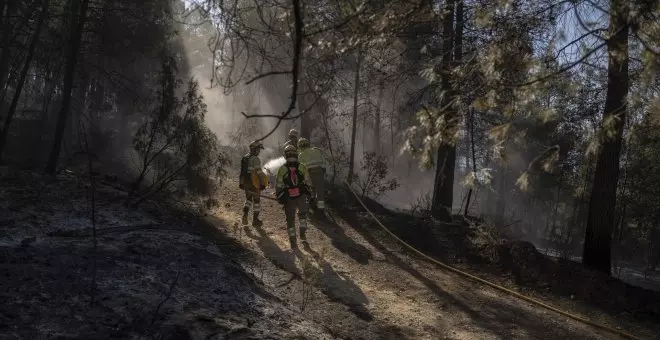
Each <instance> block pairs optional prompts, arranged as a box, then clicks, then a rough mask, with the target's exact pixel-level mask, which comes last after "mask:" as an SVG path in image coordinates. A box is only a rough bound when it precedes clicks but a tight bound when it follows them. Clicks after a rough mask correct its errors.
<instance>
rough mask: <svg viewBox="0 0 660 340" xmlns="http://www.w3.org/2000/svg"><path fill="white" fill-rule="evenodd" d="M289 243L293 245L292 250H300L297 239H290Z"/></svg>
mask: <svg viewBox="0 0 660 340" xmlns="http://www.w3.org/2000/svg"><path fill="white" fill-rule="evenodd" d="M289 243H290V244H291V249H297V248H298V242H296V238H295V237H289Z"/></svg>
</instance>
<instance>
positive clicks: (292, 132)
mask: <svg viewBox="0 0 660 340" xmlns="http://www.w3.org/2000/svg"><path fill="white" fill-rule="evenodd" d="M289 137H295V138H298V130H296V129H291V130H289Z"/></svg>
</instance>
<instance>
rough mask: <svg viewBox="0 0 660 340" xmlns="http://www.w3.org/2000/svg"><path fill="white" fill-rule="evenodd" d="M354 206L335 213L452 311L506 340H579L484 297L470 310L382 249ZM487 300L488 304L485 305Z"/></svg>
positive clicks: (558, 327)
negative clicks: (461, 313) (569, 339)
mask: <svg viewBox="0 0 660 340" xmlns="http://www.w3.org/2000/svg"><path fill="white" fill-rule="evenodd" d="M351 203H353V202H351ZM351 203H349V204H346V202H344V203H342V206H341V207H338V208H337V209H336V210H335V212H336V213H337V215H338V216H339V217H340V218H341V219H343V220H344V221H346V222H347V224H348V225H349V226H351V227H352V228H353V229H354V230H355V231H356V232H357V233H358V234H360V235H361V236H362V237H363V238H364V239H365V240H366V241H367V242H369V244H371V245H372V246H373V247H374V248H375V249H377V250H378V251H380V252H382V253H383V254H384V255H385V256H386V257H387V259H388V261H390V262H391V263H392V264H394V265H396V266H397V267H399V268H401V269H402V270H404V271H406V272H407V273H408V274H410V275H411V276H412V277H414V278H415V279H417V280H419V281H420V282H421V283H422V284H424V286H426V287H427V288H428V289H429V290H430V291H431V292H432V293H433V294H435V295H436V296H437V297H438V298H439V299H441V300H442V301H445V302H447V303H449V304H450V305H452V306H453V307H456V308H458V309H460V310H461V311H463V312H465V313H466V314H467V316H468V317H469V318H470V319H471V320H472V321H473V322H474V323H475V324H477V325H478V326H480V327H483V328H484V329H486V330H488V331H490V332H491V333H492V334H495V335H497V336H499V337H502V338H506V339H516V338H521V333H524V334H525V336H523V337H524V338H529V337H531V338H535V339H566V338H567V336H576V334H575V333H574V332H571V330H569V329H568V328H567V327H566V324H565V322H564V323H562V324H561V325H559V324H556V323H554V324H553V323H551V322H549V321H548V320H543V319H542V318H539V317H538V316H537V315H536V314H529V313H525V310H524V309H523V308H521V307H516V306H512V305H508V304H506V303H504V302H503V301H500V300H496V301H495V300H492V298H490V297H484V298H483V299H480V300H479V301H477V300H476V299H475V300H474V302H475V305H477V304H478V306H479V309H478V310H477V309H474V308H471V307H470V306H469V305H467V303H466V302H468V301H464V299H461V298H458V297H456V296H453V295H451V294H449V293H447V292H445V291H444V290H443V289H442V288H441V287H440V286H439V285H438V283H437V282H435V281H433V280H431V279H429V278H427V277H425V276H424V275H423V274H422V273H420V272H419V271H418V270H416V269H415V268H413V267H411V266H410V264H408V263H406V262H405V261H404V260H402V259H401V258H400V257H398V256H397V255H396V254H394V253H393V252H391V251H390V250H389V249H387V247H385V245H383V243H381V242H380V241H379V240H378V239H377V238H376V237H375V236H374V235H373V234H372V233H371V232H370V231H369V230H366V228H364V227H361V226H362V223H368V224H367V225H371V223H372V222H371V221H367V220H365V218H363V217H361V216H359V214H358V212H357V211H356V210H355V208H354V207H351V205H352V204H351ZM457 280H462V278H457ZM485 299H488V300H487V301H484V300H485ZM484 302H486V303H484ZM521 303H524V302H521ZM521 328H522V329H523V330H522V332H521V331H520V329H521ZM580 337H581V338H584V339H588V338H589V337H587V336H585V335H582V334H580ZM593 339H598V337H595V336H594V337H593Z"/></svg>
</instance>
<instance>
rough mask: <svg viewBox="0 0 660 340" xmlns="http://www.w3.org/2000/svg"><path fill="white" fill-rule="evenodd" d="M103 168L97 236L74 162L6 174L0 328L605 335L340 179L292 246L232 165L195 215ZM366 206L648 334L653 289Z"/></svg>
mask: <svg viewBox="0 0 660 340" xmlns="http://www.w3.org/2000/svg"><path fill="white" fill-rule="evenodd" d="M111 182H112V181H109V182H106V181H104V179H103V178H102V176H101V177H99V178H98V181H97V183H96V191H95V193H96V194H95V207H96V208H95V213H96V228H97V233H96V234H97V235H96V236H97V237H96V239H97V246H96V249H94V244H93V237H92V232H91V226H92V225H91V222H90V212H91V209H90V207H91V197H90V195H89V193H90V192H91V190H90V185H89V181H88V180H87V179H86V176H84V175H83V174H80V175H78V174H75V173H63V174H61V175H59V176H58V177H57V178H50V177H43V176H40V175H37V174H33V173H28V172H15V171H8V172H7V171H5V172H4V173H3V174H2V176H1V177H0V196H1V199H0V204H1V205H0V275H2V277H3V278H4V279H3V280H2V281H0V282H2V283H1V284H0V285H1V286H0V339H110V338H114V339H577V338H580V339H617V337H616V336H614V335H611V334H608V333H604V332H601V331H598V330H596V329H594V328H592V327H590V326H586V325H582V324H580V323H577V322H575V321H572V320H570V319H567V318H565V317H562V316H558V315H556V314H554V313H552V312H549V311H545V310H542V309H539V308H538V307H535V306H532V305H530V304H528V303H526V302H524V301H520V300H518V299H516V298H513V297H511V296H508V295H506V294H504V293H500V292H498V291H495V290H493V289H491V288H488V287H484V286H482V285H480V284H477V283H474V282H471V281H468V280H466V279H464V278H461V277H459V276H456V275H455V274H452V273H449V272H445V271H443V270H441V269H440V268H438V267H437V266H436V265H435V264H433V263H431V262H429V261H426V260H424V259H421V258H419V257H418V256H416V255H413V254H411V253H410V252H409V251H407V250H405V249H404V248H403V247H402V246H401V245H400V244H398V243H397V242H396V241H395V240H393V239H392V238H391V237H389V235H387V234H385V233H384V232H383V231H382V230H380V229H379V227H377V226H376V225H375V224H374V223H373V221H371V220H370V219H369V218H368V217H367V215H366V214H365V213H364V211H363V209H361V207H360V206H359V205H357V204H355V203H356V202H355V201H354V200H353V199H352V197H351V196H350V195H349V194H348V193H347V192H345V191H341V190H338V191H336V192H334V193H333V196H331V200H330V201H329V204H330V209H328V212H327V217H325V218H314V219H313V220H312V223H311V224H312V225H311V227H310V232H309V236H308V238H309V246H304V247H303V246H302V245H301V249H300V250H296V251H292V250H291V249H289V245H288V237H287V235H286V230H285V222H284V216H283V212H282V210H281V208H280V206H279V205H278V204H277V203H276V202H273V201H269V200H264V202H263V210H264V211H263V213H262V219H263V220H264V222H265V223H264V226H262V227H258V228H255V227H253V226H247V227H243V226H240V225H239V223H238V221H239V217H240V210H241V206H242V203H243V195H242V192H241V191H240V190H239V189H238V187H237V184H236V182H235V181H233V180H229V181H227V182H226V183H225V185H224V186H223V188H222V190H221V195H220V196H219V197H218V200H219V202H220V207H219V208H218V209H216V210H214V211H213V213H211V214H208V215H206V216H197V215H193V214H191V213H186V212H183V211H182V210H179V209H174V208H173V207H172V206H171V205H166V204H164V203H157V202H148V203H147V204H145V205H144V206H141V207H140V208H138V209H129V208H127V207H125V206H124V205H123V202H124V200H125V196H126V190H125V189H123V188H122V187H121V186H118V185H117V184H116V183H111ZM369 205H370V206H371V207H372V208H373V209H374V210H375V212H376V213H377V215H378V216H379V218H382V220H383V222H384V223H385V225H386V226H388V227H389V228H391V229H392V230H394V231H395V233H397V234H398V235H400V236H401V237H403V238H405V239H406V240H408V241H409V242H411V243H413V244H414V245H415V246H416V247H417V248H419V249H420V250H423V251H424V252H426V253H428V254H431V255H433V256H434V257H436V258H438V259H440V260H442V261H445V262H447V263H449V264H452V265H455V266H457V267H459V268H461V269H463V270H465V271H468V272H470V273H472V274H477V275H479V276H480V277H483V278H487V279H489V280H491V281H494V282H497V283H500V284H503V285H505V286H507V287H510V288H514V289H516V290H519V291H521V292H524V293H525V294H528V295H532V296H534V297H537V298H539V299H541V300H542V301H544V302H547V303H550V304H552V305H555V306H558V307H561V308H563V309H567V310H569V311H571V312H573V313H576V314H579V315H582V316H585V317H587V318H589V319H591V320H595V321H598V322H602V323H606V324H608V325H612V326H615V327H621V328H623V329H626V330H628V331H630V332H632V333H633V334H635V335H637V336H639V337H642V338H648V339H652V338H654V335H656V334H660V329H658V324H657V323H658V314H657V313H658V310H657V308H658V307H659V306H660V303H658V302H657V301H658V300H657V294H654V293H652V292H649V291H644V290H640V289H637V288H634V287H631V286H627V285H625V284H622V283H620V282H618V281H615V280H611V279H606V278H602V277H600V276H598V275H597V274H595V273H590V272H586V271H584V270H582V269H581V267H579V266H576V265H575V264H571V263H564V262H557V261H553V260H549V259H547V258H545V257H543V256H541V255H540V254H538V253H537V252H535V250H533V249H530V248H529V247H527V246H526V245H525V244H517V243H508V244H498V245H489V244H488V243H487V242H485V243H484V242H477V240H478V239H479V237H477V236H478V235H479V234H480V233H481V231H480V230H479V228H478V226H476V227H475V224H469V223H467V222H466V221H456V223H453V224H444V225H440V224H437V223H435V222H433V221H429V220H419V219H413V218H410V217H409V216H405V215H401V214H396V213H393V212H391V211H387V210H386V209H384V208H382V207H381V206H379V205H377V204H375V203H374V202H370V203H369ZM515 244H517V245H515ZM521 254H522V255H521ZM571 297H572V298H571ZM619 297H620V298H619ZM654 299H655V300H654Z"/></svg>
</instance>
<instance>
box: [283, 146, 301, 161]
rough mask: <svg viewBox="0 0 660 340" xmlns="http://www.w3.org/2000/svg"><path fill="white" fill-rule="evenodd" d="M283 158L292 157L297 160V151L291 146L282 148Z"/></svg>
mask: <svg viewBox="0 0 660 340" xmlns="http://www.w3.org/2000/svg"><path fill="white" fill-rule="evenodd" d="M284 157H285V158H292V157H295V158H298V150H297V149H296V147H295V146H293V145H287V146H286V147H285V148H284Z"/></svg>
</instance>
